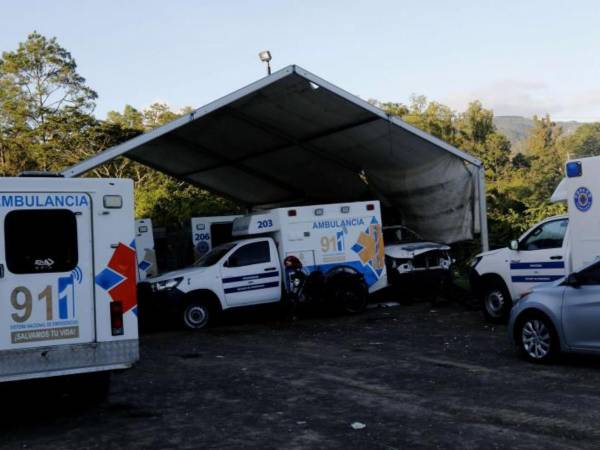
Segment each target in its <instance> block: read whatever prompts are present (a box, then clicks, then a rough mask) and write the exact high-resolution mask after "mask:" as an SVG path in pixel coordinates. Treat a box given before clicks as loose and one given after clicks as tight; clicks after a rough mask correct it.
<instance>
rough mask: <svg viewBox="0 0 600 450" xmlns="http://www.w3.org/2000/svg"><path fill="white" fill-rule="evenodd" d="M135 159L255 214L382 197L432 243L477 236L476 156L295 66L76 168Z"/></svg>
mask: <svg viewBox="0 0 600 450" xmlns="http://www.w3.org/2000/svg"><path fill="white" fill-rule="evenodd" d="M119 156H126V157H128V158H131V159H133V160H135V161H138V162H140V163H143V164H146V165H148V166H150V167H153V168H155V169H157V170H160V171H162V172H164V173H167V174H169V175H172V176H174V177H176V178H178V179H181V180H185V181H187V182H189V183H192V184H194V185H197V186H200V187H202V188H205V189H207V190H209V191H212V192H214V193H217V194H220V195H223V196H225V197H228V198H230V199H232V200H234V201H236V202H238V203H240V204H243V205H246V206H247V207H249V208H264V207H267V206H274V205H283V204H307V203H325V202H340V201H353V200H364V199H373V198H377V199H379V200H380V201H381V202H382V206H383V207H384V208H386V207H387V208H388V209H390V210H393V211H395V213H396V216H398V217H401V219H402V222H403V223H404V224H405V225H407V226H409V227H412V228H414V229H415V230H417V231H418V232H420V233H421V234H422V235H423V236H425V237H427V238H429V239H436V240H439V241H443V242H448V243H453V242H457V241H461V240H466V239H471V238H473V237H474V235H475V234H480V236H481V241H482V247H483V248H484V249H487V221H486V207H485V186H484V172H483V166H482V164H481V162H480V161H479V160H477V159H476V158H474V157H472V156H471V155H469V154H467V153H464V152H462V151H460V150H458V149H457V148H455V147H453V146H451V145H449V144H448V143H446V142H443V141H441V140H440V139H437V138H435V137H433V136H431V135H429V134H427V133H425V132H423V131H421V130H419V129H417V128H415V127H413V126H411V125H408V124H406V123H405V122H403V121H402V120H400V119H398V118H397V117H394V116H390V115H388V114H386V113H385V112H384V111H382V110H380V109H378V108H376V107H374V106H373V105H371V104H369V103H368V102H366V101H364V100H362V99H360V98H358V97H356V96H353V95H351V94H349V93H348V92H345V91H343V90H342V89H340V88H338V87H336V86H333V85H332V84H330V83H328V82H327V81H325V80H323V79H321V78H319V77H317V76H315V75H313V74H311V73H310V72H308V71H306V70H304V69H302V68H300V67H298V66H288V67H286V68H284V69H282V70H280V71H278V72H275V73H273V74H272V75H269V76H267V77H265V78H263V79H261V80H259V81H257V82H255V83H253V84H251V85H249V86H246V87H244V88H242V89H240V90H238V91H235V92H233V93H231V94H229V95H227V96H225V97H223V98H221V99H219V100H216V101H214V102H212V103H209V104H208V105H206V106H203V107H201V108H198V109H197V110H195V111H193V112H192V113H190V114H187V115H185V116H183V117H181V118H179V119H176V120H174V121H173V122H170V123H168V124H166V125H164V126H162V127H160V128H157V129H155V130H152V131H150V132H148V133H145V134H143V135H140V136H138V137H136V138H133V139H131V140H129V141H127V142H124V143H123V144H120V145H117V146H115V147H112V148H109V149H107V150H105V151H103V152H101V153H99V154H97V155H95V156H93V157H91V158H89V159H87V160H85V161H83V162H81V163H79V164H77V165H75V166H73V167H71V168H68V169H66V170H65V171H64V172H63V174H64V175H65V176H78V175H81V174H83V173H85V172H87V171H89V170H91V169H93V168H94V167H97V166H99V165H101V164H103V163H105V162H107V161H109V160H111V159H113V158H116V157H119Z"/></svg>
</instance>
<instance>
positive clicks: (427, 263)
mask: <svg viewBox="0 0 600 450" xmlns="http://www.w3.org/2000/svg"><path fill="white" fill-rule="evenodd" d="M442 258H447V256H446V252H443V251H440V250H432V251H430V252H427V253H422V254H420V255H418V256H415V257H414V259H413V267H414V268H417V269H428V268H429V267H439V266H440V259H442Z"/></svg>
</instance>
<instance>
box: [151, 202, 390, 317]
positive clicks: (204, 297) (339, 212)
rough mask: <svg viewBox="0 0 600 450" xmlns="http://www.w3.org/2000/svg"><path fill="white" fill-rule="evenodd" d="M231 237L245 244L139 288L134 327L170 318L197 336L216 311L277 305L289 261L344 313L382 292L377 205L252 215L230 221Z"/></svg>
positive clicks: (234, 245) (218, 251) (286, 285)
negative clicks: (317, 281)
mask: <svg viewBox="0 0 600 450" xmlns="http://www.w3.org/2000/svg"><path fill="white" fill-rule="evenodd" d="M232 234H233V236H234V238H241V237H245V239H243V240H238V241H235V242H229V243H225V244H221V245H218V246H216V247H214V248H212V249H211V250H210V251H209V252H208V253H206V254H205V255H204V256H202V257H201V258H200V259H199V260H198V261H197V262H196V263H195V264H194V265H193V266H191V267H187V268H185V269H181V270H178V271H174V272H169V273H166V274H163V275H161V276H158V277H154V278H149V279H147V280H146V282H145V283H141V284H140V308H141V313H140V317H141V320H142V321H143V320H145V318H151V317H156V314H155V313H157V312H158V316H160V317H164V316H165V313H167V312H171V313H172V314H173V313H174V314H176V315H177V316H176V317H179V318H180V319H179V320H181V321H182V322H183V324H184V325H185V326H186V327H188V328H190V329H200V328H204V327H205V326H206V325H207V324H208V323H209V322H210V321H211V320H212V319H213V318H214V317H215V316H216V315H218V314H219V313H220V312H221V311H223V310H226V309H232V308H236V307H243V306H250V305H259V304H266V303H276V302H280V301H282V300H284V299H285V296H286V292H287V291H288V290H289V287H290V286H289V279H288V278H287V277H286V268H285V267H284V260H285V259H286V258H288V257H290V256H293V257H295V258H297V260H299V261H300V262H301V263H302V265H303V268H304V270H306V271H307V272H308V273H314V272H318V273H322V274H323V278H322V280H323V286H322V287H323V293H324V294H328V295H324V296H323V297H327V299H335V301H336V302H337V303H338V304H339V306H340V307H341V308H343V309H344V310H346V311H347V312H358V311H360V310H362V309H364V307H365V306H366V301H367V294H368V292H372V291H375V290H377V289H380V288H382V287H385V286H386V285H387V277H386V270H385V256H384V245H383V231H382V226H381V214H380V206H379V202H377V201H370V202H356V203H342V204H329V205H314V206H301V207H287V208H277V209H272V210H268V211H264V212H258V213H255V214H251V215H247V216H242V217H239V218H236V219H235V220H234V222H233V231H232ZM327 299H325V298H324V300H327Z"/></svg>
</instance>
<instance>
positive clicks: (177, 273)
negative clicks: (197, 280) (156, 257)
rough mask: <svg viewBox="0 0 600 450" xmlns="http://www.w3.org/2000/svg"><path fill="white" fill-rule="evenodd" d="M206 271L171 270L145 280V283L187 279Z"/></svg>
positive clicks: (197, 268) (192, 268) (188, 268)
mask: <svg viewBox="0 0 600 450" xmlns="http://www.w3.org/2000/svg"><path fill="white" fill-rule="evenodd" d="M206 269H207V268H206V267H194V266H190V267H184V268H183V269H179V270H173V271H171V272H165V273H161V274H160V275H158V276H156V277H152V278H147V279H146V280H145V281H147V282H148V283H156V282H157V281H165V280H172V279H173V278H178V277H188V276H192V275H194V276H197V275H200V274H202V272H205V271H206Z"/></svg>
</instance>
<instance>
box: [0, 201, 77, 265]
mask: <svg viewBox="0 0 600 450" xmlns="http://www.w3.org/2000/svg"><path fill="white" fill-rule="evenodd" d="M4 246H5V251H6V265H7V266H8V270H9V271H11V272H12V273H15V274H24V273H48V272H69V271H71V270H73V269H74V268H75V267H76V266H77V258H78V255H77V219H76V218H75V214H73V212H72V211H69V210H66V209H38V210H35V209H24V210H15V211H11V212H9V213H8V214H7V215H6V218H5V219H4Z"/></svg>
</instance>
